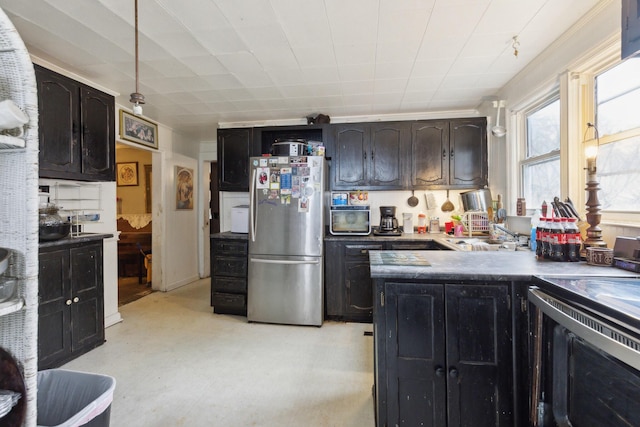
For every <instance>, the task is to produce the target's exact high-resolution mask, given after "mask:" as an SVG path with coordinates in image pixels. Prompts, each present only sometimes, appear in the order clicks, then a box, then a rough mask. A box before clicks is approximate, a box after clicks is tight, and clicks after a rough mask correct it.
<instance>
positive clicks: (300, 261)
mask: <svg viewBox="0 0 640 427" xmlns="http://www.w3.org/2000/svg"><path fill="white" fill-rule="evenodd" d="M250 166H251V169H250V170H251V184H250V186H249V197H250V201H249V205H250V209H249V282H248V295H247V318H248V320H249V321H250V322H266V323H281V324H291V325H316V326H321V325H322V322H323V320H324V258H323V241H324V240H323V237H324V192H325V179H326V166H325V160H324V157H322V156H295V157H293V156H292V157H252V158H251V160H250Z"/></svg>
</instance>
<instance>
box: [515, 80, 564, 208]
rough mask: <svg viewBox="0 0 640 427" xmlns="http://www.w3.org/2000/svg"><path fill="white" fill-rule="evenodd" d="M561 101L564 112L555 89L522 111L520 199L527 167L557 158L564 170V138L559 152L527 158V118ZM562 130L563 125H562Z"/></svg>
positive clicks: (519, 153) (519, 170)
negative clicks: (562, 155)
mask: <svg viewBox="0 0 640 427" xmlns="http://www.w3.org/2000/svg"><path fill="white" fill-rule="evenodd" d="M558 100H559V101H560V110H561V111H562V100H561V99H560V91H559V90H558V89H554V90H553V91H552V92H551V93H549V94H547V95H546V96H544V97H541V98H539V99H538V100H536V101H535V102H532V103H530V104H529V105H527V107H526V108H524V109H522V110H521V111H520V113H519V116H520V120H521V123H522V126H521V127H522V137H521V138H519V141H520V147H519V152H518V195H519V197H524V169H525V167H526V166H529V165H535V164H536V163H540V162H544V161H547V160H551V159H555V158H557V159H558V161H560V169H561V170H562V159H561V151H562V150H561V148H562V136H561V141H560V147H559V148H558V149H557V150H552V151H550V152H548V153H545V154H540V155H537V156H532V157H529V158H527V138H528V136H529V132H528V129H527V117H528V116H529V115H530V114H532V113H535V112H536V111H538V110H540V109H542V108H544V107H546V106H547V105H549V104H551V103H553V102H555V101H558ZM560 116H561V117H560V123H562V114H561V115H560ZM561 128H562V125H561ZM560 134H561V135H562V129H560ZM560 189H561V190H562V182H560ZM553 196H559V194H555V195H552V194H550V195H549V197H550V198H551V197H553ZM527 208H528V209H533V210H535V209H539V208H540V206H532V205H528V206H527Z"/></svg>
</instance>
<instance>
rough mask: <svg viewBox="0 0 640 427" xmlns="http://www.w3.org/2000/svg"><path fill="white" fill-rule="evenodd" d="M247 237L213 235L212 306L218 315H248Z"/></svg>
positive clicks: (227, 233)
mask: <svg viewBox="0 0 640 427" xmlns="http://www.w3.org/2000/svg"><path fill="white" fill-rule="evenodd" d="M248 248H249V242H248V241H247V235H246V234H237V233H230V232H225V233H217V234H212V235H211V305H212V306H213V312H214V313H217V314H236V315H240V316H246V315H247V269H248V259H247V255H248Z"/></svg>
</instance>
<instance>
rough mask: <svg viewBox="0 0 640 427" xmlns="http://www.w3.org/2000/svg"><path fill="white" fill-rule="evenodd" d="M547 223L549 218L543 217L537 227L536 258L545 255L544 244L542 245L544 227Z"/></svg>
mask: <svg viewBox="0 0 640 427" xmlns="http://www.w3.org/2000/svg"><path fill="white" fill-rule="evenodd" d="M546 224H547V218H545V217H541V218H540V221H538V226H537V227H536V258H538V259H542V258H544V257H543V245H542V233H543V231H544V227H545V225H546Z"/></svg>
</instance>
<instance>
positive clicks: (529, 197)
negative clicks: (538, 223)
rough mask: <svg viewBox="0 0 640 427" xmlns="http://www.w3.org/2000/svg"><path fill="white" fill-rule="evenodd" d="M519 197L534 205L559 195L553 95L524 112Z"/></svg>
mask: <svg viewBox="0 0 640 427" xmlns="http://www.w3.org/2000/svg"><path fill="white" fill-rule="evenodd" d="M524 125H525V138H524V139H525V141H524V150H523V151H524V153H523V154H524V155H523V158H522V159H521V160H520V174H521V183H522V191H521V194H522V197H524V198H525V200H526V201H527V207H528V208H531V209H536V208H537V207H539V206H542V202H543V201H547V203H548V202H549V199H550V198H551V197H553V196H555V195H560V99H559V98H558V96H557V95H556V96H555V97H553V98H552V99H550V100H547V101H546V102H544V103H541V104H539V105H537V106H535V107H534V108H532V109H530V110H529V111H526V112H525V113H524Z"/></svg>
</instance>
